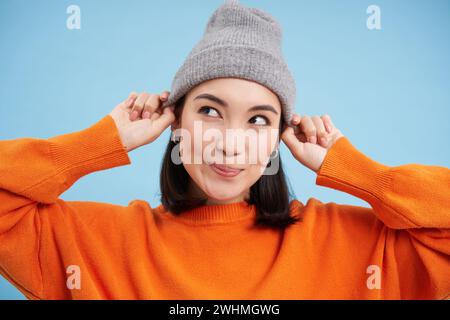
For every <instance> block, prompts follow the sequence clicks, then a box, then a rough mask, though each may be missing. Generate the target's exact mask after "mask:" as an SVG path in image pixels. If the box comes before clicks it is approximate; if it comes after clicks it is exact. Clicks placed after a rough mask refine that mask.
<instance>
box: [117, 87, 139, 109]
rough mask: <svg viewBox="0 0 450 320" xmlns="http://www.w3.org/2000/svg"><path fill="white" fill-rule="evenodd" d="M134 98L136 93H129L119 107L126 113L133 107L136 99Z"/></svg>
mask: <svg viewBox="0 0 450 320" xmlns="http://www.w3.org/2000/svg"><path fill="white" fill-rule="evenodd" d="M136 97H137V93H136V92H134V91H133V92H131V93H130V94H129V95H128V98H127V99H126V100H124V101H123V102H122V103H121V104H120V107H121V108H123V109H125V110H127V111H128V110H129V109H130V108H131V106H132V105H133V103H134V100H135V99H136Z"/></svg>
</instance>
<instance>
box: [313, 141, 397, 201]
mask: <svg viewBox="0 0 450 320" xmlns="http://www.w3.org/2000/svg"><path fill="white" fill-rule="evenodd" d="M390 169H391V167H389V166H386V165H383V164H381V163H379V162H376V161H374V160H372V159H370V158H369V157H367V156H366V155H364V154H363V153H361V152H360V151H359V150H357V149H356V148H355V147H354V146H353V145H352V144H351V143H350V141H349V140H348V139H347V137H345V136H344V137H341V138H340V139H338V140H337V141H336V142H335V144H334V145H333V146H332V147H331V148H330V149H329V150H328V153H327V155H326V156H325V159H324V161H323V163H322V166H321V167H320V169H319V171H318V172H317V177H316V184H317V185H321V186H325V187H330V188H333V189H336V190H340V191H344V192H347V193H349V194H352V195H354V196H356V197H358V198H361V199H363V200H366V201H367V202H369V203H371V202H373V201H376V200H380V199H381V198H382V197H383V194H384V192H385V190H389V189H390V188H391V186H392V172H391V170H390ZM374 197H375V198H376V199H375V198H374Z"/></svg>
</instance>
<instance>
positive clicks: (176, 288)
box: [0, 115, 450, 299]
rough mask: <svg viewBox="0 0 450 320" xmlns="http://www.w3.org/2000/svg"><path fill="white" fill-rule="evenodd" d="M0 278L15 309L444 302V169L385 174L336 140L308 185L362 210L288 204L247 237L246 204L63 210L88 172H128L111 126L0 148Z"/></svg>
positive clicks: (447, 175) (449, 275) (447, 264)
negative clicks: (58, 302)
mask: <svg viewBox="0 0 450 320" xmlns="http://www.w3.org/2000/svg"><path fill="white" fill-rule="evenodd" d="M0 161H1V162H0V273H1V274H2V275H3V276H4V277H5V278H6V279H7V280H9V281H10V282H11V283H12V284H13V285H15V286H16V287H17V288H18V289H19V290H20V291H21V292H22V293H23V294H24V295H25V296H26V297H27V298H29V299H317V298H330V299H342V298H350V299H410V298H413V299H414V298H425V299H444V298H448V297H449V293H450V170H449V169H448V168H444V167H438V166H427V165H420V164H408V165H402V166H396V167H389V166H385V165H383V164H380V163H378V162H375V161H373V160H371V159H370V158H368V157H367V156H365V155H364V154H362V153H361V152H360V151H358V150H357V149H356V148H355V147H354V146H353V145H352V144H351V143H350V142H349V140H348V139H347V138H346V137H343V138H341V139H339V140H338V141H337V142H336V143H335V144H334V145H333V147H332V148H331V149H330V150H329V152H328V154H327V156H326V158H325V160H324V163H323V165H322V167H321V169H320V171H319V172H318V174H317V180H316V184H318V185H321V186H326V187H330V188H333V189H336V190H340V191H343V192H347V193H349V194H352V195H354V196H357V197H359V198H361V199H363V200H365V201H366V202H368V203H369V204H370V206H371V208H366V207H359V206H352V205H344V204H337V203H334V202H329V203H322V202H321V201H319V200H317V199H315V198H311V199H309V200H308V201H307V203H306V204H303V203H302V202H300V201H298V200H294V201H292V203H291V210H292V213H293V214H295V215H299V216H300V217H301V218H302V221H301V222H298V223H297V224H295V225H292V226H290V227H288V228H287V229H286V230H284V231H274V230H270V229H256V228H252V223H253V218H254V216H255V208H254V206H247V205H246V204H245V203H244V202H240V203H233V204H228V205H210V206H204V207H201V208H197V209H195V210H192V211H190V212H185V213H183V214H182V216H179V217H177V216H174V215H172V214H171V213H170V212H166V211H165V210H164V208H163V207H162V206H161V205H160V206H158V207H155V208H152V207H150V206H149V204H148V203H147V202H146V201H142V200H134V201H131V202H130V203H129V204H128V206H121V205H114V204H107V203H98V202H87V201H64V200H62V199H60V198H59V196H60V195H61V194H62V193H63V192H64V191H65V190H67V189H68V188H69V187H70V186H71V185H72V184H73V183H75V181H77V179H79V178H81V177H82V176H84V175H86V174H89V173H91V172H95V171H99V170H104V169H108V168H112V167H117V166H121V165H127V164H130V159H129V157H128V154H127V153H126V151H125V149H124V147H123V145H122V144H121V141H120V137H119V135H118V131H117V128H116V126H115V124H114V121H113V119H112V118H111V117H110V116H109V115H108V116H106V117H104V118H102V119H101V120H100V121H98V122H97V123H95V124H94V125H92V126H91V127H89V128H86V129H84V130H81V131H78V132H74V133H70V134H64V135H60V136H56V137H53V138H50V139H33V138H22V139H16V140H8V141H0Z"/></svg>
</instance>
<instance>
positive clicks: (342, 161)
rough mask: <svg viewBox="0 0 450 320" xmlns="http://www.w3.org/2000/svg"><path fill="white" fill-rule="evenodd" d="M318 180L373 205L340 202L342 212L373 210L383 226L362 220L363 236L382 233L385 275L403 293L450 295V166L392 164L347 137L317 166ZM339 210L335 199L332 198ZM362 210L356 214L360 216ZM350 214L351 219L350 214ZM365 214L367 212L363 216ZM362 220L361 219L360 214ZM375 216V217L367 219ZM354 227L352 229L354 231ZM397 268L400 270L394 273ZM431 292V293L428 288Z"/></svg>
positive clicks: (408, 295)
mask: <svg viewBox="0 0 450 320" xmlns="http://www.w3.org/2000/svg"><path fill="white" fill-rule="evenodd" d="M316 184H317V185H321V186H326V187H330V188H333V189H336V190H340V191H343V192H346V193H349V194H351V195H354V196H356V197H358V198H360V199H362V200H364V201H366V202H367V203H369V204H370V206H371V209H368V208H367V209H366V208H362V207H357V206H346V205H338V206H337V210H338V211H339V210H340V209H342V210H341V211H342V214H349V215H351V211H352V210H353V211H355V212H358V213H362V212H367V211H371V214H373V215H374V216H375V217H376V218H377V220H378V221H380V222H381V225H382V226H384V227H383V228H380V229H378V230H379V232H378V233H377V234H376V235H375V234H374V232H373V231H374V228H373V224H370V223H368V224H366V225H365V224H364V223H360V221H358V222H357V223H355V224H354V225H353V226H352V227H354V226H356V227H357V228H361V229H364V228H366V229H364V230H358V234H359V235H361V237H367V239H364V238H359V239H353V241H358V242H359V241H368V242H372V244H374V245H375V243H378V244H379V243H380V239H383V240H382V241H383V243H384V245H383V247H384V252H383V254H382V256H383V259H384V264H385V265H389V267H387V268H386V269H385V270H383V273H387V274H386V277H385V279H390V280H389V281H391V282H395V284H394V283H387V284H385V285H386V286H388V287H389V286H391V287H393V286H396V287H398V288H399V289H398V290H399V294H400V295H401V296H402V297H404V298H417V297H425V298H427V297H428V298H429V297H432V298H446V297H447V298H448V296H449V294H450V169H448V168H445V167H440V166H432V165H421V164H405V165H400V166H387V165H383V164H381V163H379V162H376V161H374V160H372V159H370V158H369V157H367V156H365V155H364V154H363V153H361V152H360V151H359V150H357V149H356V148H355V147H354V146H353V145H352V144H351V143H350V141H349V140H348V139H347V137H342V138H340V139H339V140H338V141H336V142H335V145H333V146H332V147H331V148H330V149H329V150H328V153H327V155H326V157H325V159H324V162H323V163H322V166H321V167H320V169H319V171H318V172H317V177H316ZM328 208H329V209H330V210H332V211H336V204H334V203H330V204H328ZM362 216H363V215H358V214H355V215H353V216H352V218H348V219H359V218H358V217H362ZM348 219H347V220H348ZM363 219H366V218H363ZM361 221H362V220H361ZM367 221H370V219H367ZM349 233H350V232H349ZM389 273H395V274H389ZM426 292H427V293H428V295H427V293H426Z"/></svg>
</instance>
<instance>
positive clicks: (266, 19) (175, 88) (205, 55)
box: [162, 0, 296, 124]
mask: <svg viewBox="0 0 450 320" xmlns="http://www.w3.org/2000/svg"><path fill="white" fill-rule="evenodd" d="M281 44H282V29H281V25H280V24H279V23H278V22H277V21H276V20H275V18H274V17H273V16H271V15H269V14H268V13H266V12H264V11H262V10H259V9H256V8H248V7H245V6H242V5H241V4H240V3H239V1H238V0H225V2H224V3H223V4H222V5H221V6H220V7H219V8H218V9H216V10H215V11H214V13H213V14H212V15H211V17H210V18H209V21H208V24H207V26H206V29H205V31H204V34H203V38H202V39H201V40H200V41H199V42H198V43H197V45H196V46H195V47H194V48H193V49H192V51H191V52H190V53H189V55H188V57H187V59H186V61H185V62H184V64H183V65H182V66H181V68H180V69H179V70H178V71H177V73H176V75H175V78H174V80H173V82H172V89H171V91H170V95H169V99H168V100H167V101H166V102H165V103H163V105H162V107H163V108H164V107H166V106H169V105H172V104H175V102H176V101H177V100H178V99H179V98H181V97H182V96H183V95H185V94H186V93H187V92H188V91H189V90H190V89H192V88H193V87H195V86H196V85H198V84H200V83H201V82H203V81H206V80H210V79H214V78H222V77H237V78H243V79H247V80H252V81H255V82H257V83H259V84H261V85H264V86H265V87H267V88H269V89H271V90H272V91H273V92H274V93H275V94H277V95H278V98H279V99H280V102H281V106H282V111H283V115H284V119H285V120H286V122H287V124H290V120H291V117H292V114H293V112H294V105H295V95H296V87H295V80H294V78H293V76H292V74H291V73H290V72H289V69H288V66H287V64H286V63H285V61H284V58H283V54H282V49H281Z"/></svg>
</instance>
